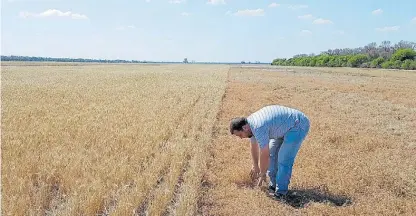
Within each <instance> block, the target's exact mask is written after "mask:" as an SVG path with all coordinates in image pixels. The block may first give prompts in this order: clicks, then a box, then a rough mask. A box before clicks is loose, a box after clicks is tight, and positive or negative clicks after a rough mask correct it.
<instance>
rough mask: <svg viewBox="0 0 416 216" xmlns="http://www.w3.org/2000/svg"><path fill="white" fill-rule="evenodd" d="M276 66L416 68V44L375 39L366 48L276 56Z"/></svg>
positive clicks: (274, 61)
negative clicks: (316, 53)
mask: <svg viewBox="0 0 416 216" xmlns="http://www.w3.org/2000/svg"><path fill="white" fill-rule="evenodd" d="M272 65H281V66H308V67H359V68H385V69H404V70H416V43H415V42H409V41H403V40H402V41H400V42H398V43H396V44H392V43H391V42H390V41H382V42H381V44H380V45H378V46H377V43H375V42H372V43H370V44H368V45H366V46H364V47H358V48H353V49H351V48H344V49H329V50H327V51H324V52H321V53H320V54H319V55H315V54H309V55H308V54H299V55H295V56H293V57H292V58H288V59H286V58H276V59H274V60H273V62H272Z"/></svg>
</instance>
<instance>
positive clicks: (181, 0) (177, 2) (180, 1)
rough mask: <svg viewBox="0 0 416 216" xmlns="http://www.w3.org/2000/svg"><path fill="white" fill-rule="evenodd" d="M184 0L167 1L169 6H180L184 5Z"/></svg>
mask: <svg viewBox="0 0 416 216" xmlns="http://www.w3.org/2000/svg"><path fill="white" fill-rule="evenodd" d="M185 1H186V0H169V3H171V4H181V3H185Z"/></svg>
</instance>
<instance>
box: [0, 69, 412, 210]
mask: <svg viewBox="0 0 416 216" xmlns="http://www.w3.org/2000/svg"><path fill="white" fill-rule="evenodd" d="M2 64H3V65H2V69H1V70H2V71H1V79H2V83H1V97H2V98H1V103H2V104H1V109H2V113H1V117H2V119H1V135H2V140H1V189H2V192H1V199H2V200H1V202H2V203H1V204H2V208H1V212H2V215H233V216H235V215H303V214H305V215H412V214H414V212H416V158H415V155H416V134H415V133H414V131H415V128H416V97H415V96H414V95H416V72H411V71H408V72H402V71H386V70H359V69H345V68H336V69H335V68H331V69H325V68H294V67H268V66H255V67H254V66H253V67H248V66H238V65H234V66H230V65H192V64H191V65H181V64H172V65H167V64H161V65H139V64H137V65H135V64H131V65H126V64H60V63H7V64H6V63H2ZM268 104H281V105H286V106H290V107H295V108H298V109H300V110H302V111H303V112H304V113H305V114H306V115H308V117H309V118H310V120H311V130H310V132H309V135H308V137H307V139H306V140H305V142H304V143H303V145H302V147H301V149H300V151H299V154H298V156H297V159H296V161H295V165H294V169H293V177H292V181H291V185H290V187H291V189H292V190H293V191H295V192H296V194H297V196H298V199H296V200H294V201H293V202H290V203H287V204H283V203H280V202H277V201H274V200H273V199H271V198H269V197H268V196H267V194H266V192H265V189H266V185H264V186H263V187H260V188H258V187H256V186H254V183H253V182H252V181H251V179H250V177H249V171H250V168H251V156H250V150H249V149H250V146H249V145H250V144H249V141H248V140H241V139H240V138H237V137H235V136H231V135H230V134H229V130H228V121H229V120H230V119H231V118H233V117H235V116H244V115H248V114H250V113H251V112H253V111H256V110H257V109H259V108H261V107H262V106H265V105H268Z"/></svg>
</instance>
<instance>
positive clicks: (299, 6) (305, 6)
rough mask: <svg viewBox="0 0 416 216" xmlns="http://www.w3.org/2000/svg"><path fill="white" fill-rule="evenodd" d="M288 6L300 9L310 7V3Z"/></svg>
mask: <svg viewBox="0 0 416 216" xmlns="http://www.w3.org/2000/svg"><path fill="white" fill-rule="evenodd" d="M288 8H289V9H292V10H298V9H304V8H308V5H289V6H288Z"/></svg>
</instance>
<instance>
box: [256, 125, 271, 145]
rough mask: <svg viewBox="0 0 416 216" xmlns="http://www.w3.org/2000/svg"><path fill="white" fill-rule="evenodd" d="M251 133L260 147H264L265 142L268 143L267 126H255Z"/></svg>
mask: <svg viewBox="0 0 416 216" xmlns="http://www.w3.org/2000/svg"><path fill="white" fill-rule="evenodd" d="M253 134H254V136H255V137H256V140H257V143H258V144H259V146H260V149H262V148H264V147H265V146H267V144H269V133H268V130H267V128H264V127H261V128H257V129H256V130H255V131H254V133H253Z"/></svg>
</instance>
